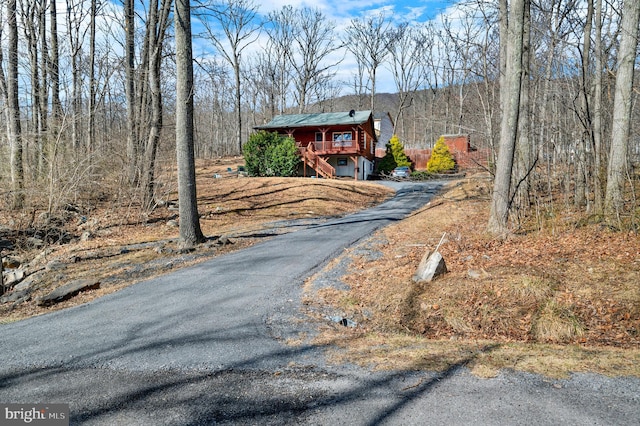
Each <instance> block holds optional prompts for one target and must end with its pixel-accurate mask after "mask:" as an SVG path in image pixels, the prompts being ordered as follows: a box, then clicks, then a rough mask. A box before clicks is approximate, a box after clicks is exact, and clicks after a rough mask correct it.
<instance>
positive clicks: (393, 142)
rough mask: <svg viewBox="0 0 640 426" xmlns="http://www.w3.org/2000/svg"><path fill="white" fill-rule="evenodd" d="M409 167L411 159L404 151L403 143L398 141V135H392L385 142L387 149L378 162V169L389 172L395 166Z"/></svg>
mask: <svg viewBox="0 0 640 426" xmlns="http://www.w3.org/2000/svg"><path fill="white" fill-rule="evenodd" d="M401 166H408V167H411V160H409V158H408V157H407V154H405V153H404V145H402V142H400V139H399V138H398V136H396V135H393V136H392V137H391V139H390V140H389V143H387V151H386V154H385V156H384V157H383V158H382V160H380V163H379V164H378V171H380V172H385V173H389V172H391V171H392V170H393V169H395V168H396V167H401Z"/></svg>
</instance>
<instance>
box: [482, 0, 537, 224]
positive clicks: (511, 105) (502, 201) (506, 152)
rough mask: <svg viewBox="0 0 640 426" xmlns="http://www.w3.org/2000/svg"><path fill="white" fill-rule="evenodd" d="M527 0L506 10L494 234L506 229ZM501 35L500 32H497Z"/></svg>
mask: <svg viewBox="0 0 640 426" xmlns="http://www.w3.org/2000/svg"><path fill="white" fill-rule="evenodd" d="M528 1H529V0H513V1H512V2H511V5H510V11H509V14H508V17H509V24H508V30H507V38H506V40H503V39H501V40H500V42H501V43H504V42H506V43H507V48H506V51H507V57H506V60H507V66H506V76H505V79H504V81H505V83H506V85H505V86H504V87H501V90H503V91H505V95H504V98H503V99H506V100H508V102H505V106H506V108H505V110H504V111H503V114H502V121H501V126H500V146H499V151H498V161H497V164H496V172H495V178H494V182H493V195H492V199H491V212H490V214H489V224H488V230H489V232H491V233H494V234H504V233H506V232H507V231H508V219H509V208H510V204H511V177H512V170H513V158H514V152H515V147H516V141H517V137H518V119H519V114H520V93H521V84H522V72H523V64H522V58H523V37H524V21H525V10H526V3H527V2H528ZM506 18H507V14H506V13H501V18H500V19H506ZM501 35H502V34H501Z"/></svg>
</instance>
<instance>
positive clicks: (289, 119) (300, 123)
mask: <svg viewBox="0 0 640 426" xmlns="http://www.w3.org/2000/svg"><path fill="white" fill-rule="evenodd" d="M369 116H371V111H354V112H353V113H352V114H350V112H349V111H347V112H323V113H315V114H286V115H279V116H277V117H274V118H273V120H271V121H270V122H268V123H267V124H264V125H262V126H256V127H255V128H256V129H260V130H264V129H282V128H287V127H316V126H336V125H344V124H362V123H365V122H367V121H368V120H369Z"/></svg>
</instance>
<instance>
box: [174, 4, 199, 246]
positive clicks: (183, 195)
mask: <svg viewBox="0 0 640 426" xmlns="http://www.w3.org/2000/svg"><path fill="white" fill-rule="evenodd" d="M174 19H175V33H176V35H175V37H176V152H177V159H178V203H179V214H180V237H179V243H178V244H179V246H181V247H191V246H193V245H195V244H197V243H200V242H202V241H204V235H203V234H202V230H201V229H200V218H199V216H198V198H197V194H196V170H195V169H196V168H195V159H194V156H193V53H192V48H191V6H190V1H189V0H176V2H175V17H174Z"/></svg>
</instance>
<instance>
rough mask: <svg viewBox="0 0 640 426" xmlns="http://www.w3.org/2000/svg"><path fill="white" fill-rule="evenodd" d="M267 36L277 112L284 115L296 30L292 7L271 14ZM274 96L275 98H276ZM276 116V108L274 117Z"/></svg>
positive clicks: (290, 77)
mask: <svg viewBox="0 0 640 426" xmlns="http://www.w3.org/2000/svg"><path fill="white" fill-rule="evenodd" d="M268 23H269V27H268V30H267V35H268V37H269V45H268V46H267V52H266V53H267V54H271V55H272V58H273V60H274V68H275V70H274V74H275V76H274V77H275V78H274V80H273V82H274V86H275V87H274V91H275V93H274V95H275V96H277V99H276V100H277V107H276V108H277V110H278V112H279V113H284V111H285V109H286V107H287V94H288V92H289V87H290V85H291V81H292V73H291V70H290V67H289V63H290V62H291V61H292V56H293V34H294V28H295V11H294V9H293V7H292V6H283V7H282V9H281V10H279V11H273V12H271V13H270V14H269V19H268ZM275 96H274V98H275ZM273 115H275V108H274V110H273V113H272V116H273Z"/></svg>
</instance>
